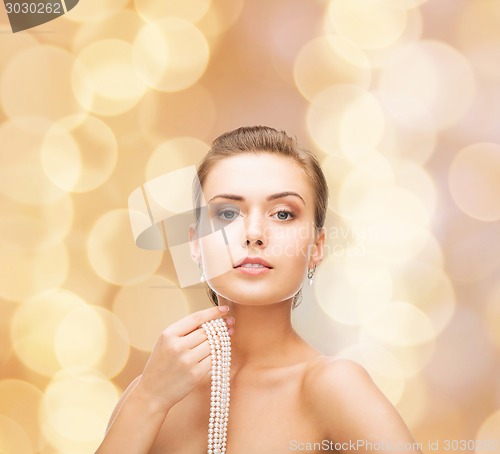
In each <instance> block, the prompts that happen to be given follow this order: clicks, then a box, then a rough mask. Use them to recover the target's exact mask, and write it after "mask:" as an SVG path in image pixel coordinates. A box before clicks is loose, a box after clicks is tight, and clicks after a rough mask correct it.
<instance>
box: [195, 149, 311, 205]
mask: <svg viewBox="0 0 500 454" xmlns="http://www.w3.org/2000/svg"><path fill="white" fill-rule="evenodd" d="M282 191H295V192H298V193H300V194H301V195H302V196H303V197H304V198H305V197H310V196H311V195H312V193H313V190H312V188H311V182H310V180H309V177H308V176H307V174H306V173H305V171H304V170H303V169H302V168H301V167H300V164H299V163H298V162H297V161H295V159H293V158H288V157H285V156H280V155H275V154H271V153H266V152H261V153H244V154H241V155H236V156H231V157H229V158H225V159H223V160H221V161H219V162H217V163H216V164H215V165H214V167H212V169H211V170H210V172H209V173H208V175H207V178H206V180H205V182H204V185H203V192H204V195H205V198H206V200H210V198H211V197H213V196H214V195H216V193H219V192H221V193H231V194H238V195H242V196H244V197H245V196H248V197H249V196H254V197H255V196H258V195H261V196H262V197H267V196H268V195H270V194H274V193H278V192H282Z"/></svg>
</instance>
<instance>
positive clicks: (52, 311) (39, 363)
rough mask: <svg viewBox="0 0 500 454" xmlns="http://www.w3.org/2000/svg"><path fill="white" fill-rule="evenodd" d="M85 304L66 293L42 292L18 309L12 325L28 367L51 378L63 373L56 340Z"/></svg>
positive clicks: (17, 348)
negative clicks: (68, 319)
mask: <svg viewBox="0 0 500 454" xmlns="http://www.w3.org/2000/svg"><path fill="white" fill-rule="evenodd" d="M85 304H86V303H85V301H84V300H83V299H81V298H80V297H79V296H78V295H76V294H74V293H72V292H70V291H68V290H65V289H51V290H47V291H44V292H41V293H39V294H37V295H35V296H33V297H32V298H30V299H29V300H28V301H27V302H26V303H24V304H23V305H22V306H20V307H19V308H18V310H17V311H16V313H15V315H14V318H13V321H12V325H11V341H12V346H13V348H14V351H15V353H16V355H17V356H18V358H19V359H20V360H21V361H22V362H23V364H24V365H26V366H27V367H29V368H30V369H32V370H34V371H36V372H38V373H39V374H42V375H45V376H49V377H51V376H52V375H54V373H56V372H57V371H58V370H60V369H61V364H60V363H59V361H58V359H57V356H56V351H55V347H56V345H55V339H56V335H57V330H58V328H59V325H60V323H61V322H62V320H63V319H64V318H65V317H66V316H67V315H69V314H70V313H71V312H72V311H74V310H75V309H79V308H81V307H85Z"/></svg>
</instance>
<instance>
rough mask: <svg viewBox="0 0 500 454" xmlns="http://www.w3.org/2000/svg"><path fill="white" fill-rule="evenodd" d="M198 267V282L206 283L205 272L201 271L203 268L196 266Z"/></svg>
mask: <svg viewBox="0 0 500 454" xmlns="http://www.w3.org/2000/svg"><path fill="white" fill-rule="evenodd" d="M198 266H199V268H200V282H205V281H206V278H205V270H204V269H203V266H201V265H198Z"/></svg>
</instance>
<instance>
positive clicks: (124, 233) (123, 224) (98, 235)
mask: <svg viewBox="0 0 500 454" xmlns="http://www.w3.org/2000/svg"><path fill="white" fill-rule="evenodd" d="M87 255H88V258H89V260H90V263H91V265H92V268H93V269H94V271H95V272H96V273H97V274H98V275H99V276H100V277H101V278H102V279H104V280H106V281H108V282H111V283H113V284H116V285H131V284H136V283H139V282H141V281H144V280H145V279H147V278H148V277H150V276H151V275H152V274H153V273H154V272H155V271H156V270H157V268H158V266H159V265H160V262H161V259H162V251H149V250H142V249H139V248H138V247H137V246H136V245H135V243H134V239H133V236H132V232H131V230H130V218H129V212H128V210H125V209H116V210H112V211H109V212H108V213H105V214H103V215H102V216H101V217H100V218H99V219H97V221H96V222H95V223H94V225H93V227H92V229H91V231H90V233H89V235H88V238H87Z"/></svg>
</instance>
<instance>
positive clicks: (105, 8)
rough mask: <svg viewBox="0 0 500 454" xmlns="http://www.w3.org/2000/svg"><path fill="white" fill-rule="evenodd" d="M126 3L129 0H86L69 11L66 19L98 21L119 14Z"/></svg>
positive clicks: (88, 21)
mask: <svg viewBox="0 0 500 454" xmlns="http://www.w3.org/2000/svg"><path fill="white" fill-rule="evenodd" d="M126 4H127V0H85V1H84V2H79V3H78V7H76V8H73V9H71V10H70V11H68V13H66V14H65V15H64V19H69V20H71V21H74V22H79V23H93V22H98V21H102V20H105V19H107V18H108V17H111V16H113V15H115V14H117V13H118V12H120V11H121V10H122V9H123V8H124V7H125V6H126Z"/></svg>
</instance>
